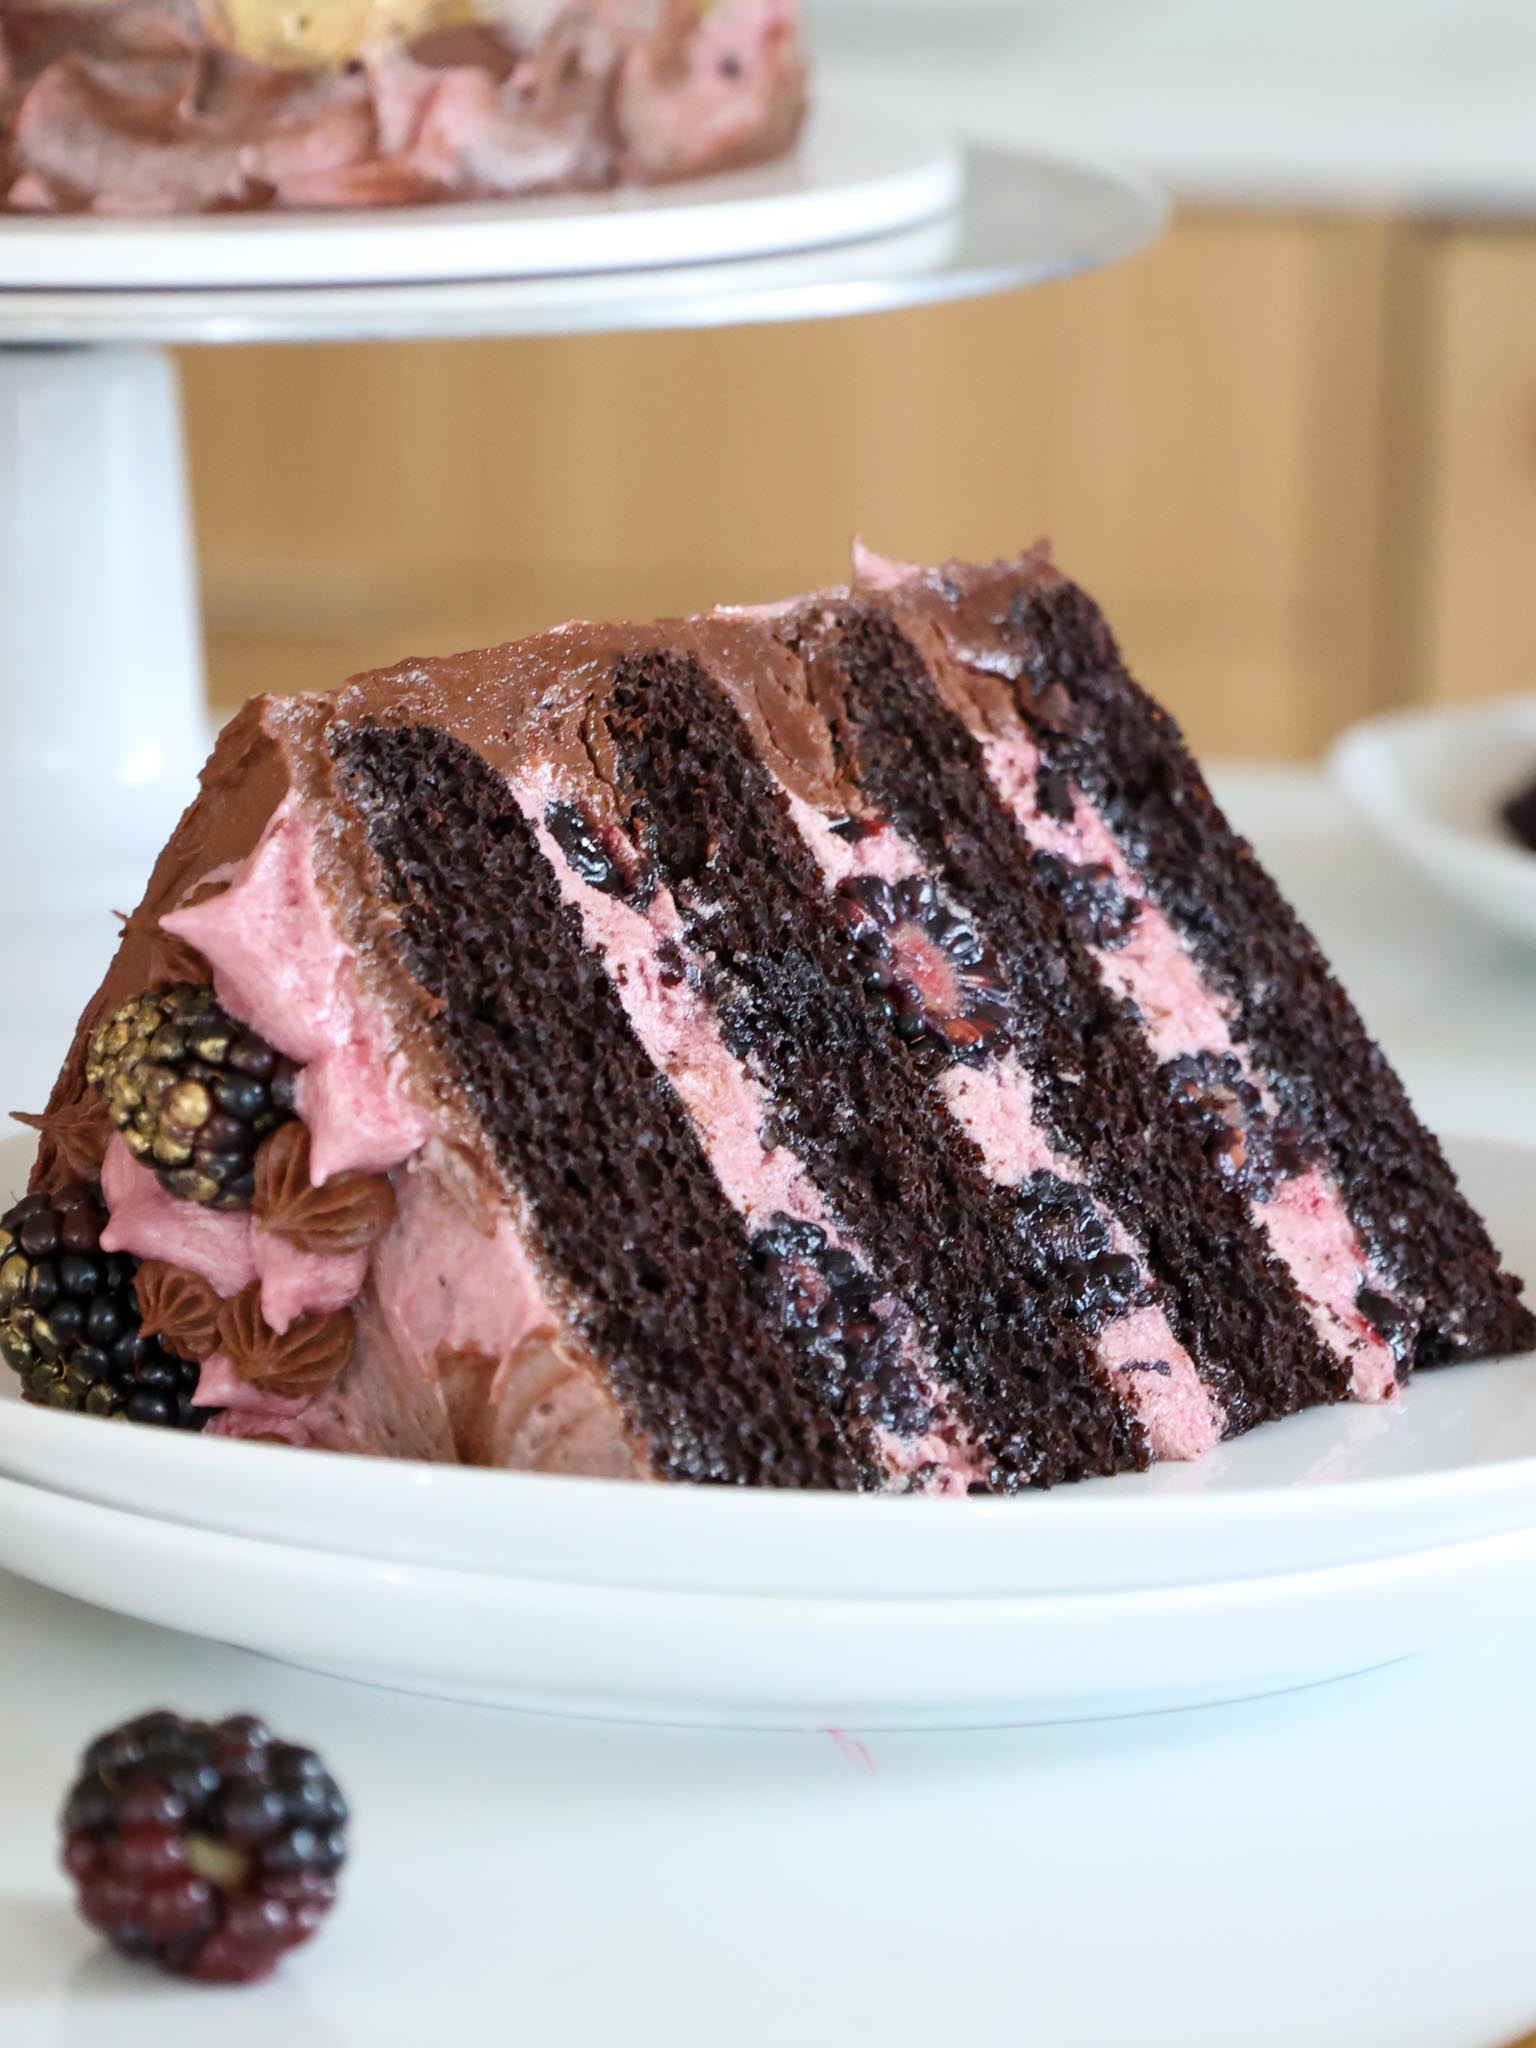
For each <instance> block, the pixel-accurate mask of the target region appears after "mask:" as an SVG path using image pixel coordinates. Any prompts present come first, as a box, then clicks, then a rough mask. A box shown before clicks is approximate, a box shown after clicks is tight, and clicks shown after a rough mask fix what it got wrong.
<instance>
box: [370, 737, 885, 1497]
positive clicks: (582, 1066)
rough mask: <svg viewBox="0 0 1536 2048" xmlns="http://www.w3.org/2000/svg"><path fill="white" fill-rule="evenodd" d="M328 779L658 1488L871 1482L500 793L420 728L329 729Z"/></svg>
mask: <svg viewBox="0 0 1536 2048" xmlns="http://www.w3.org/2000/svg"><path fill="white" fill-rule="evenodd" d="M331 743H332V747H333V750H334V753H335V756H336V759H337V762H338V764H339V767H340V769H341V775H342V785H343V789H344V791H345V792H346V794H347V796H348V797H349V798H350V800H351V801H352V802H353V803H354V804H355V805H356V806H357V808H358V809H359V811H360V812H361V813H362V815H363V817H364V819H365V821H366V826H367V831H368V837H369V840H370V842H371V844H372V846H373V849H374V851H375V853H376V855H377V856H378V859H379V861H380V864H381V866H382V869H383V874H384V878H385V883H386V887H387V889H388V892H389V895H390V897H391V898H392V900H393V901H394V902H395V903H396V904H397V905H398V908H399V932H400V941H401V945H402V947H403V949H404V953H405V957H406V960H407V962H408V964H409V967H410V971H411V973H412V975H413V976H414V978H415V979H416V980H417V981H418V982H419V983H420V984H421V985H422V986H423V987H424V988H426V989H427V990H428V991H429V992H430V993H431V995H432V996H433V997H434V998H435V999H436V1001H437V1002H438V1004H439V1005H440V1008H439V1010H438V1012H437V1015H436V1018H435V1019H434V1022H433V1027H432V1028H433V1030H434V1031H435V1033H436V1034H437V1036H438V1038H439V1040H440V1043H441V1046H442V1050H443V1054H444V1057H445V1059H447V1060H448V1061H450V1062H451V1064H452V1066H453V1068H454V1069H455V1071H456V1072H457V1074H458V1076H459V1079H460V1083H461V1085H462V1086H463V1088H464V1089H465V1090H466V1092H467V1093H468V1095H469V1097H470V1099H471V1100H472V1102H473V1103H474V1105H475V1107H476V1109H477V1111H478V1113H479V1115H480V1117H481V1119H482V1121H483V1124H484V1128H485V1130H486V1132H487V1134H488V1136H489V1137H490V1139H491V1141H492V1143H493V1145H494V1147H495V1149H496V1153H497V1156H498V1158H499V1159H500V1161H501V1162H502V1164H503V1165H504V1167H505V1169H506V1171H507V1173H508V1174H509V1176H510V1177H511V1178H512V1179H513V1180H514V1181H515V1183H516V1184H517V1185H519V1186H520V1187H522V1188H523V1189H524V1191H525V1192H526V1195H527V1198H528V1202H529V1206H530V1209H531V1213H532V1217H533V1222H534V1227H535V1230H536V1233H537V1237H538V1240H539V1243H540V1246H541V1248H542V1250H543V1252H544V1254H545V1256H546V1257H547V1258H548V1259H549V1260H550V1261H551V1262H552V1263H553V1264H554V1265H555V1266H556V1267H557V1269H558V1270H559V1271H560V1272H561V1273H562V1274H563V1275H564V1276H565V1277H566V1278H567V1280H568V1281H569V1282H570V1284H571V1286H572V1288H573V1289H574V1290H575V1293H576V1297H577V1299H578V1300H579V1301H581V1302H583V1303H585V1304H586V1305H587V1306H586V1307H584V1308H583V1309H581V1310H579V1311H578V1313H579V1315H580V1317H581V1320H582V1323H583V1326H584V1327H583V1335H584V1336H585V1337H586V1339H587V1341H588V1342H589V1344H590V1345H591V1347H592V1349H593V1351H594V1352H595V1353H596V1355H597V1356H598V1357H600V1358H601V1359H602V1361H603V1363H604V1367H605V1369H606V1373H607V1375H608V1377H609V1379H610V1381H611V1384H612V1386H613V1388H614V1390H615V1391H616V1393H617V1394H618V1397H619V1399H620V1401H621V1403H622V1404H623V1405H624V1406H625V1407H626V1409H627V1410H628V1411H629V1412H630V1414H631V1415H632V1417H633V1418H634V1420H635V1423H636V1424H637V1426H638V1428H639V1429H640V1431H641V1432H642V1434H643V1435H644V1437H645V1438H646V1440H647V1441H648V1443H649V1445H650V1447H651V1456H652V1459H653V1462H654V1464H655V1465H656V1468H657V1470H658V1471H659V1472H660V1473H662V1474H664V1475H665V1476H666V1477H669V1478H673V1479H692V1480H710V1481H718V1482H726V1483H733V1484H750V1485H778V1486H822V1487H829V1486H832V1487H853V1486H859V1485H873V1484H874V1483H875V1482H876V1480H877V1478H878V1477H879V1468H878V1464H877V1462H876V1461H875V1460H874V1458H873V1456H872V1455H871V1454H870V1453H869V1452H868V1450H867V1449H861V1448H860V1446H859V1444H858V1442H857V1441H856V1439H857V1437H858V1435H859V1431H858V1425H857V1422H856V1421H853V1420H850V1423H849V1425H848V1426H846V1427H843V1426H840V1425H839V1422H838V1421H837V1420H836V1419H835V1418H834V1417H832V1416H831V1415H829V1414H828V1413H827V1412H826V1410H825V1409H824V1408H823V1407H822V1406H821V1404H820V1403H819V1402H817V1401H816V1400H814V1399H812V1398H811V1397H809V1396H808V1395H806V1394H805V1393H803V1392H802V1390H801V1389H800V1388H799V1386H798V1385H797V1367H798V1364H799V1354H798V1353H797V1351H796V1349H795V1348H794V1346H793V1344H792V1342H791V1340H790V1338H789V1336H788V1335H787V1333H786V1332H785V1331H784V1330H783V1328H782V1326H781V1325H780V1324H779V1323H778V1322H777V1320H776V1316H775V1313H774V1310H775V1303H774V1301H773V1299H772V1296H771V1291H770V1289H769V1287H768V1285H767V1284H766V1282H765V1281H764V1279H763V1277H762V1275H761V1273H760V1271H759V1269H758V1267H757V1266H756V1265H755V1264H754V1261H753V1259H752V1255H751V1247H750V1245H749V1244H748V1242H747V1239H746V1235H745V1233H744V1231H743V1230H742V1228H741V1225H740V1223H739V1220H738V1219H737V1217H736V1215H735V1213H734V1212H733V1211H732V1210H731V1209H730V1208H729V1207H728V1205H727V1204H726V1203H725V1202H724V1201H723V1199H722V1198H721V1195H720V1191H719V1188H718V1186H717V1185H716V1183H715V1181H714V1179H713V1176H712V1175H711V1173H710V1169H709V1165H708V1162H707V1160H706V1159H705V1158H704V1156H703V1154H702V1152H701V1151H700V1149H699V1145H698V1142H697V1139H696V1137H695V1135H694V1132H693V1130H692V1128H691V1127H690V1125H689V1123H688V1121H687V1119H686V1117H685V1116H684V1115H683V1114H682V1112H681V1110H680V1108H679V1106H678V1104H677V1102H676V1099H675V1097H674V1095H673V1092H672V1090H671V1088H670V1087H669V1086H668V1084H667V1082H666V1081H665V1079H663V1078H662V1077H660V1076H659V1075H658V1074H657V1073H656V1072H655V1070H654V1069H653V1068H652V1066H651V1064H650V1062H649V1061H648V1059H647V1058H646V1056H645V1054H644V1052H643V1051H642V1050H641V1048H640V1046H639V1045H638V1043H637V1042H636V1040H635V1038H634V1036H633V1034H632V1033H631V1031H630V1029H629V1026H628V1024H627V1022H626V1020H625V1017H624V1014H623V1011H622V1010H621V1008H620V1007H619V1004H618V1001H617V998H616V997H615V995H614V993H613V990H612V988H611V986H610V985H609V984H608V982H607V980H606V979H605V977H604V975H603V974H602V971H601V968H600V966H599V964H598V962H597V961H596V960H595V958H594V956H593V955H592V954H591V953H590V952H589V951H588V950H587V949H586V947H585V946H584V944H583V941H582V936H581V931H580V927H579V924H578V923H577V920H576V918H575V917H574V915H573V913H572V912H571V911H570V910H569V909H568V908H567V907H566V906H565V905H564V904H563V903H562V902H561V900H560V896H559V893H558V891H557V890H556V888H555V886H554V883H553V880H552V878H551V876H550V873H549V869H548V866H547V864H546V862H545V861H544V858H543V856H542V855H541V853H540V852H539V849H538V847H537V845H536V843H535V840H534V837H533V834H532V832H531V831H530V829H529V827H528V825H527V823H526V822H525V820H524V818H523V816H522V814H521V812H520V811H519V810H518V808H517V805H516V803H515V801H514V799H513V797H512V795H511V792H510V791H509V789H508V787H507V785H506V783H505V782H504V781H503V780H502V778H501V777H500V776H498V775H496V774H495V773H494V772H493V771H492V770H491V769H490V768H489V767H488V766H487V765H486V763H485V762H484V761H483V760H482V759H481V758H480V756H479V755H477V754H475V753H474V752H472V751H471V750H470V748H468V747H467V746H465V745H464V743H463V742H462V741H460V740H456V739H454V738H452V737H450V736H449V735H447V734H445V733H443V732H440V731H437V730H435V729H433V728H431V727H427V726H406V727H403V728H396V729H394V730H390V731H386V730H383V729H381V728H377V727H368V726H352V727H348V726H341V727H338V728H337V729H336V731H335V732H334V734H333V736H332V742H331Z"/></svg>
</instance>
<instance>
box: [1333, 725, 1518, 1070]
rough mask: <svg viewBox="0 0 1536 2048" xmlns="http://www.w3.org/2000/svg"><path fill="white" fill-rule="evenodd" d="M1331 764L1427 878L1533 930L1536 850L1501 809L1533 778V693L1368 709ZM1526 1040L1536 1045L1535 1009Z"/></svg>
mask: <svg viewBox="0 0 1536 2048" xmlns="http://www.w3.org/2000/svg"><path fill="white" fill-rule="evenodd" d="M1328 765H1329V768H1330V771H1331V772H1332V775H1333V779H1334V781H1335V782H1336V783H1337V784H1338V786H1339V787H1340V789H1342V790H1343V791H1344V793H1345V795H1346V796H1348V798H1349V799H1350V801H1351V802H1352V803H1353V804H1354V806H1355V808H1356V809H1357V810H1358V811H1359V813H1360V814H1361V816H1362V817H1363V818H1364V819H1365V820H1366V822H1367V823H1368V824H1369V825H1371V826H1372V827H1373V829H1374V830H1375V831H1376V832H1377V834H1378V835H1379V836H1380V837H1381V839H1382V840H1383V841H1385V843H1386V844H1387V845H1388V846H1390V847H1391V848H1392V850H1393V851H1394V852H1395V853H1397V854H1398V855H1399V856H1400V857H1401V858H1402V859H1403V860H1405V861H1407V862H1408V864H1409V865H1410V866H1411V867H1412V868H1414V869H1415V870H1416V871H1417V872H1418V873H1419V874H1420V875H1421V876H1422V877H1423V878H1424V880H1425V881H1426V882H1429V883H1430V884H1431V885H1432V886H1433V887H1434V888H1435V889H1437V890H1438V891H1439V892H1440V893H1441V894H1442V895H1445V896H1448V897H1450V898H1451V899H1452V900H1453V901H1454V902H1457V903H1459V904H1460V905H1461V906H1462V907H1463V908H1464V909H1467V910H1470V911H1471V912H1472V913H1473V914H1474V915H1475V916H1477V917H1479V918H1482V919H1483V920H1485V921H1486V922H1487V923H1489V924H1492V925H1497V926H1498V927H1499V928H1500V929H1501V930H1504V931H1507V932H1513V933H1515V934H1517V935H1518V936H1520V937H1521V938H1525V939H1533V940H1536V853H1531V852H1528V851H1527V850H1526V849H1525V848H1524V847H1522V846H1521V845H1520V844H1519V842H1518V841H1517V840H1516V839H1515V838H1514V837H1513V835H1512V834H1511V833H1510V831H1509V829H1508V828H1507V826H1505V825H1504V824H1503V822H1502V820H1501V819H1500V816H1499V812H1500V810H1501V808H1502V807H1503V805H1504V804H1506V803H1507V802H1508V801H1509V799H1510V798H1511V797H1512V796H1514V795H1515V794H1516V793H1517V792H1518V791H1519V790H1520V789H1522V788H1526V787H1529V785H1530V783H1531V782H1532V781H1533V780H1536V696H1521V697H1506V698H1502V699H1499V700H1497V701H1495V702H1494V703H1491V704H1480V705H1476V706H1473V707H1470V708H1468V707H1463V708H1460V709H1449V710H1434V711H1393V712H1388V713H1386V714H1385V715H1384V716H1383V717H1380V718H1369V719H1366V720H1365V722H1364V723H1363V724H1361V725H1356V726H1352V727H1351V728H1350V730H1349V731H1348V732H1346V733H1345V734H1344V735H1343V736H1342V737H1341V738H1340V739H1339V740H1338V741H1337V742H1336V744H1335V745H1334V748H1333V750H1332V752H1331V754H1330V755H1329V757H1328ZM1531 1042H1532V1046H1533V1048H1536V1017H1533V1018H1532V1021H1531ZM1533 1057H1536V1052H1533Z"/></svg>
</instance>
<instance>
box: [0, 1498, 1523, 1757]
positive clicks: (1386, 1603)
mask: <svg viewBox="0 0 1536 2048" xmlns="http://www.w3.org/2000/svg"><path fill="white" fill-rule="evenodd" d="M0 1565H3V1566H4V1567H6V1568H7V1569H9V1570H11V1571H14V1572H17V1573H19V1574H20V1575H21V1576H22V1577H24V1578H29V1579H34V1580H36V1581H37V1582H38V1583H39V1584H41V1585H45V1586H50V1587H52V1588H53V1589H54V1590H55V1591H57V1592H62V1593H68V1594H71V1595H73V1596H74V1597H76V1598H77V1599H82V1600H89V1601H92V1602H94V1603H95V1604H96V1605H98V1606H102V1607H109V1608H112V1609H114V1610H115V1611H117V1612H118V1613H122V1614H129V1615H133V1616H135V1617H136V1618H138V1619H140V1620H144V1621H153V1622H158V1623H160V1624H162V1625H163V1626H166V1627H169V1628H179V1629H183V1630H186V1631H187V1632H188V1633H190V1634H193V1635H200V1636H208V1637H211V1638H212V1639H213V1640H214V1641H216V1642H227V1643H233V1644H235V1645H237V1646H238V1647H240V1648H242V1649H249V1650H257V1651H260V1652H262V1653H264V1654H266V1655H268V1656H272V1657H277V1658H280V1659H282V1660H283V1661H285V1662H291V1663H297V1664H303V1665H307V1666H312V1667H313V1668H315V1669H317V1670H321V1671H326V1672H330V1673H332V1674H335V1675H337V1676H340V1677H346V1678H356V1679H360V1680H363V1681H365V1682H367V1683H371V1684H379V1685H386V1686H392V1687H397V1688H400V1689H402V1690H405V1691H409V1692H422V1693H429V1694H433V1695H438V1696H442V1697H445V1698H451V1699H462V1700H472V1701H478V1702H482V1703H486V1704H491V1705H505V1706H515V1707H522V1708H526V1709H531V1710H534V1711H539V1712H547V1713H560V1714H582V1715H590V1716H595V1717H597V1718H601V1719H616V1720H638V1721H667V1722H691V1723H698V1724H701V1725H707V1726H720V1727H726V1726H730V1727H738V1726H739V1727H823V1726H824V1727H835V1728H839V1729H850V1730H859V1729H864V1730H867V1729H874V1728H945V1727H990V1726H1001V1725H1007V1724H1013V1723H1021V1722H1029V1721H1060V1720H1080V1719H1090V1718H1098V1717H1100V1716H1105V1715H1114V1714H1135V1713H1150V1712H1160V1711H1163V1710H1165V1709H1168V1708H1173V1707H1188V1706H1202V1705H1209V1704H1211V1703H1213V1702H1216V1701H1220V1700H1233V1699H1244V1698H1249V1697H1252V1696H1255V1695H1258V1694H1262V1693H1268V1692H1277V1691H1283V1690H1288V1689H1290V1688H1291V1687H1294V1686H1301V1685H1309V1684H1315V1683H1317V1682H1318V1681H1320V1680H1323V1679H1327V1678H1334V1677H1340V1676H1343V1675H1344V1674H1346V1673H1349V1672H1356V1671H1363V1670H1368V1669H1371V1668H1372V1667H1374V1666H1376V1665H1379V1664H1385V1663H1390V1662H1392V1661H1394V1660H1395V1659H1397V1658H1400V1657H1406V1656H1411V1655H1414V1654H1416V1653H1417V1652H1420V1651H1423V1650H1426V1649H1429V1648H1430V1647H1432V1646H1434V1645H1437V1644H1440V1643H1443V1642H1445V1641H1448V1640H1452V1639H1454V1638H1456V1637H1457V1636H1459V1635H1462V1634H1465V1633H1470V1632H1474V1631H1476V1630H1477V1629H1479V1628H1483V1627H1487V1626H1488V1625H1489V1624H1491V1623H1492V1622H1493V1621H1495V1620H1498V1621H1501V1622H1502V1623H1503V1624H1504V1625H1505V1626H1509V1625H1511V1623H1513V1624H1514V1625H1517V1626H1523V1625H1524V1615H1525V1614H1526V1612H1527V1611H1528V1610H1536V1529H1530V1530H1526V1531H1523V1532H1522V1533H1519V1534H1516V1535H1508V1536H1497V1537H1492V1538H1487V1539H1485V1540H1484V1541H1482V1542H1480V1543H1473V1544H1464V1545H1459V1546H1457V1547H1454V1548H1451V1549H1445V1550H1435V1551H1426V1552H1420V1553H1417V1554H1415V1555H1412V1556H1408V1557H1399V1558H1388V1559H1383V1560H1380V1561H1377V1562H1372V1563H1367V1564H1352V1565H1344V1566H1341V1567H1339V1568H1338V1569H1336V1570H1332V1571H1319V1572H1304V1573H1296V1574H1285V1575H1280V1576H1276V1577H1270V1578H1261V1579H1253V1580H1248V1581H1243V1582H1236V1583H1226V1584H1221V1585H1215V1586H1178V1587H1170V1588H1166V1589H1163V1590H1157V1589H1148V1590H1145V1591H1141V1592H1135V1593H1097V1594H1079V1595H1067V1596H1062V1597H1050V1596H1045V1597H1042V1598H1039V1599H1014V1600H1009V1599H983V1600H960V1599H936V1600H804V1599H772V1598H764V1597H762V1596H752V1595H747V1596H736V1595H728V1594H725V1595H712V1594H699V1593H647V1592H637V1591H633V1590H628V1591H626V1590H609V1589H605V1588H599V1587H590V1586H572V1585H553V1584H539V1583H536V1582H532V1581H528V1580H522V1579H510V1578H494V1577H491V1576H489V1575H487V1574H485V1573H480V1572H451V1571H434V1570H430V1569H428V1568H425V1567H422V1566H413V1565H400V1564H386V1563H380V1562H375V1561H370V1560H369V1559H366V1558H355V1557H341V1556H336V1555H329V1554H326V1553H324V1552H319V1551H312V1550H301V1549H295V1548H293V1547H290V1546H287V1545H283V1544H276V1543H259V1542H251V1541H249V1540H248V1539H246V1538H244V1537H239V1536H223V1535H219V1534H216V1533H212V1532H209V1531H207V1530H201V1529H189V1528H186V1527H183V1526H182V1525H181V1524H179V1523H174V1522H163V1521H159V1520H156V1519H155V1518H154V1517H152V1516H149V1515H132V1514H123V1513H121V1512H119V1511H118V1510H116V1509H114V1508H104V1507H99V1506H97V1505H96V1504H95V1503H94V1502H90V1501H82V1500H74V1499H70V1498H68V1497H66V1496H64V1495H61V1494H55V1493H47V1492H44V1491H43V1490H42V1489H41V1488H37V1487H30V1486H24V1485H22V1484H20V1483H19V1482H17V1481H14V1480H0Z"/></svg>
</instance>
